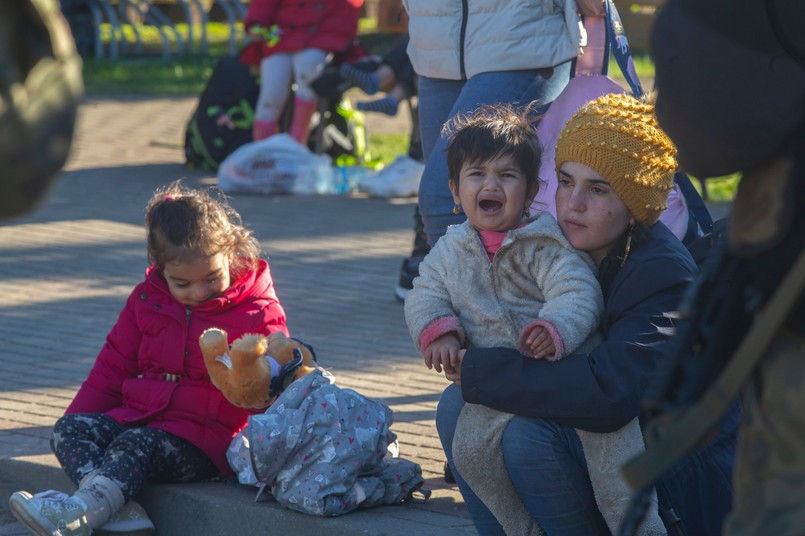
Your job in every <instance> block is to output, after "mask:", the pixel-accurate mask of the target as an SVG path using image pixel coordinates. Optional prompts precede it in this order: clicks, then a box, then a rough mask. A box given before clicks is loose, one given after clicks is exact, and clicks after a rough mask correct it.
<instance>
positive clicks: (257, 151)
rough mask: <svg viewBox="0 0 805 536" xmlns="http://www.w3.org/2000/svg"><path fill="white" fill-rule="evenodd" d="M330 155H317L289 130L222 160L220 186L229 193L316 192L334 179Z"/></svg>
mask: <svg viewBox="0 0 805 536" xmlns="http://www.w3.org/2000/svg"><path fill="white" fill-rule="evenodd" d="M332 174H333V170H332V161H331V160H330V157H329V156H328V155H325V154H321V155H317V154H314V153H312V152H311V151H310V150H309V149H308V148H307V147H305V146H304V145H302V144H300V143H299V142H298V141H296V140H295V139H293V138H292V137H291V136H289V135H288V134H277V135H274V136H271V137H270V138H266V139H264V140H260V141H255V142H252V143H247V144H246V145H243V146H241V147H239V148H238V149H237V150H236V151H235V152H233V153H232V154H230V155H229V156H228V157H226V159H225V160H224V161H223V162H221V165H220V167H219V168H218V186H219V187H220V188H221V190H223V191H224V192H226V193H248V194H262V195H274V194H315V193H327V192H326V191H320V190H323V189H325V188H324V186H325V185H328V184H329V183H330V182H331V178H332Z"/></svg>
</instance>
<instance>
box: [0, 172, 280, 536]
mask: <svg viewBox="0 0 805 536" xmlns="http://www.w3.org/2000/svg"><path fill="white" fill-rule="evenodd" d="M146 229H147V231H148V238H147V248H148V258H149V261H150V262H151V265H150V266H149V267H148V269H147V270H146V273H145V281H143V282H142V283H140V284H139V285H137V286H136V287H135V288H134V290H133V291H132V293H131V295H130V296H129V298H128V300H127V301H126V305H125V307H124V308H123V311H122V312H121V313H120V317H119V318H118V321H117V323H116V324H115V326H114V327H113V328H112V331H111V332H110V333H109V335H108V336H107V338H106V344H104V346H103V348H102V349H101V351H100V353H99V354H98V357H97V359H96V361H95V365H94V366H93V367H92V370H91V371H90V373H89V377H88V378H87V379H86V381H85V382H84V383H83V385H82V386H81V388H80V389H79V391H78V393H77V394H76V396H75V398H74V399H73V401H72V403H71V404H70V406H69V407H68V408H67V412H66V414H65V415H64V416H63V417H62V418H60V419H59V420H58V421H57V422H56V425H55V426H54V428H53V437H52V439H51V446H52V448H53V452H54V453H55V455H56V457H57V458H58V460H59V463H60V464H61V466H62V468H63V469H64V471H65V472H66V473H67V476H69V477H70V479H71V480H72V481H73V482H75V484H76V486H77V487H78V491H76V492H75V493H74V494H73V495H72V496H70V495H67V494H65V493H61V492H58V491H53V490H51V491H47V492H43V493H39V494H37V495H34V496H32V495H31V494H29V493H27V492H24V491H21V492H17V493H15V494H13V495H12V497H11V500H10V505H11V510H12V512H13V513H14V515H15V516H16V517H17V519H19V520H20V521H21V522H22V523H23V524H25V525H26V526H28V527H29V528H30V529H31V530H33V531H34V532H35V533H36V534H52V533H55V531H57V530H61V532H60V534H63V535H67V534H82V535H83V534H90V533H91V530H92V529H96V528H99V527H102V526H104V529H114V528H115V527H113V526H112V525H114V523H115V521H114V520H112V517H113V516H115V515H116V514H117V516H116V517H118V518H120V519H128V520H129V521H128V523H129V526H127V527H125V528H126V530H134V529H138V530H143V529H144V530H146V531H147V530H149V529H150V530H151V531H153V529H154V527H153V524H152V523H151V522H150V520H149V519H148V518H147V516H146V515H145V512H144V511H142V509H141V507H139V505H137V504H136V503H134V502H133V501H131V499H132V497H134V496H135V495H136V494H137V492H138V491H139V490H140V489H141V488H142V486H143V484H144V483H145V482H146V481H158V482H191V481H198V480H204V479H208V478H212V477H215V476H217V475H219V474H222V473H224V474H226V473H229V472H230V469H229V466H228V464H227V461H226V448H227V446H228V445H229V443H230V441H231V439H232V436H233V435H234V434H235V433H237V432H238V431H239V430H240V429H241V428H243V427H244V426H245V424H246V421H247V417H248V416H249V414H250V412H249V411H248V410H244V409H241V408H238V407H235V406H233V405H232V404H230V403H229V402H227V400H226V399H225V398H224V397H223V395H222V394H221V392H220V391H218V390H217V389H216V388H215V387H214V386H213V384H212V383H211V381H210V377H209V375H208V374H207V369H206V367H205V365H204V361H203V358H202V355H201V349H200V347H199V343H198V340H199V336H200V335H201V333H202V332H203V331H204V330H205V329H207V328H209V327H213V326H215V327H220V328H223V329H225V330H226V331H227V333H229V336H230V337H231V338H232V339H233V340H234V339H235V338H238V337H240V336H241V335H243V334H244V333H262V334H265V335H268V334H270V333H273V332H276V331H281V332H283V333H285V334H286V335H288V329H287V327H286V324H285V312H284V311H283V309H282V306H281V305H280V302H279V300H278V298H277V295H276V292H275V291H274V284H273V282H272V279H271V273H270V271H269V267H268V263H267V262H266V261H265V260H262V259H260V248H259V245H258V243H257V240H256V239H255V238H254V237H253V236H252V234H251V232H250V231H249V230H247V229H246V228H245V227H244V226H243V225H242V224H241V220H240V216H239V215H238V214H237V213H236V212H235V211H234V209H232V208H231V207H229V206H228V205H227V204H226V203H225V202H223V201H221V200H218V199H216V198H214V197H212V196H211V195H209V194H208V193H207V192H205V191H202V190H193V189H189V188H186V187H183V186H182V185H181V184H179V183H178V182H176V183H173V184H171V185H169V186H168V187H166V188H165V189H163V190H161V191H157V192H156V194H155V195H154V196H153V197H152V198H151V200H150V202H149V204H148V208H147V212H146ZM124 505H125V506H124ZM132 517H133V518H134V519H135V521H133V522H132V521H131V519H132ZM110 520H112V523H110ZM132 523H134V525H136V526H135V527H132V526H131V524H132ZM117 529H118V530H120V527H117Z"/></svg>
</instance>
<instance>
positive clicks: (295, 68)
mask: <svg viewBox="0 0 805 536" xmlns="http://www.w3.org/2000/svg"><path fill="white" fill-rule="evenodd" d="M362 5H363V0H314V1H304V0H253V1H252V3H251V4H249V11H248V12H247V13H246V18H245V19H244V21H243V23H244V26H245V27H246V31H247V32H248V35H249V38H250V39H251V41H252V42H251V44H250V45H249V46H247V47H246V48H245V49H244V50H243V52H241V54H240V59H241V61H243V62H244V63H247V64H250V65H255V66H258V65H259V67H260V96H259V98H258V100H257V108H256V110H255V118H254V126H253V135H254V139H255V140H262V139H264V138H268V137H269V136H272V135H273V134H275V133H276V132H277V130H278V126H277V125H278V122H279V118H280V115H281V114H282V111H283V109H284V108H285V103H286V102H287V100H288V96H289V95H290V91H291V83H294V84H295V94H294V102H293V116H292V119H291V125H290V129H289V131H288V133H289V134H290V135H291V136H293V137H294V138H295V139H296V140H297V141H299V143H301V144H302V145H305V144H306V143H307V139H308V133H309V130H310V118H311V117H312V116H313V113H314V112H315V111H316V104H317V101H316V94H315V93H314V92H313V89H312V88H311V87H310V83H311V82H312V81H313V80H315V79H316V78H318V77H319V75H321V72H322V70H323V69H324V66H325V63H327V61H328V60H329V56H331V55H332V54H333V53H339V52H345V51H346V50H347V49H348V48H349V47H350V46H351V44H352V41H353V39H354V38H355V36H356V35H357V33H358V19H360V16H361V6H362Z"/></svg>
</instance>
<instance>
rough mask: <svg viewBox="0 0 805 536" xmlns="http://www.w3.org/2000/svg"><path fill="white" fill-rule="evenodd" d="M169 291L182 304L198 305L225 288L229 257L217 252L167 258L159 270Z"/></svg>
mask: <svg viewBox="0 0 805 536" xmlns="http://www.w3.org/2000/svg"><path fill="white" fill-rule="evenodd" d="M162 275H163V276H164V277H165V280H166V281H167V282H168V288H169V289H170V293H171V294H172V295H173V297H174V298H176V299H177V300H178V301H179V302H180V303H182V304H183V305H186V306H188V307H189V306H193V305H198V304H199V303H202V302H205V301H207V300H209V299H211V298H215V297H217V296H219V295H220V294H221V293H222V292H223V291H225V290H226V289H228V288H229V284H230V282H231V281H230V277H229V258H228V257H226V256H225V255H223V254H221V253H218V254H216V255H213V256H212V257H205V256H197V257H192V258H190V260H186V261H181V262H169V263H167V264H166V265H165V268H163V270H162Z"/></svg>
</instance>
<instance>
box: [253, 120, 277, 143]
mask: <svg viewBox="0 0 805 536" xmlns="http://www.w3.org/2000/svg"><path fill="white" fill-rule="evenodd" d="M276 133H277V122H276V121H260V120H258V119H255V120H254V123H253V124H252V138H254V141H259V140H264V139H266V138H268V137H271V136H273V135H274V134H276Z"/></svg>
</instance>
